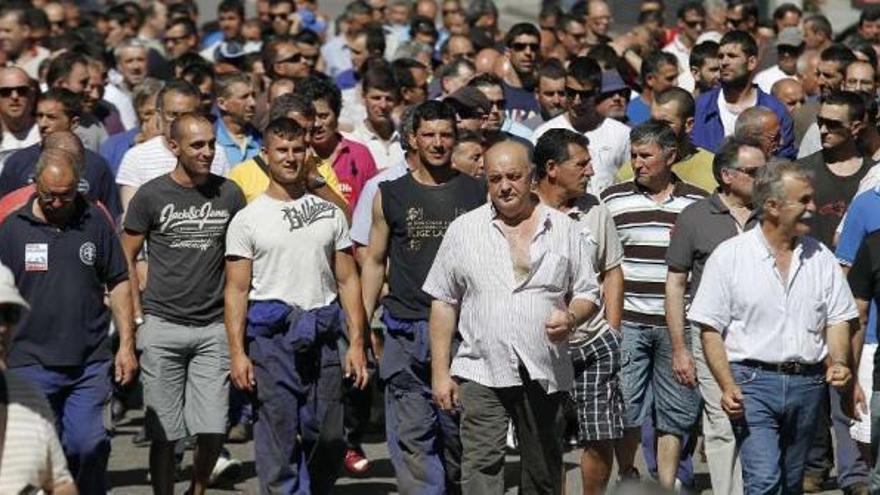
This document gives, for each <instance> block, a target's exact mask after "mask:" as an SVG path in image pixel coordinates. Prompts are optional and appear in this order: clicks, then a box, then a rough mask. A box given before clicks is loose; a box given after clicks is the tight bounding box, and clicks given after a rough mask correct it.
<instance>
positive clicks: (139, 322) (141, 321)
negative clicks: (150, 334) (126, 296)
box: [134, 316, 144, 327]
mask: <svg viewBox="0 0 880 495" xmlns="http://www.w3.org/2000/svg"><path fill="white" fill-rule="evenodd" d="M143 324H144V317H143V316H135V317H134V326H136V327H140V326H141V325H143Z"/></svg>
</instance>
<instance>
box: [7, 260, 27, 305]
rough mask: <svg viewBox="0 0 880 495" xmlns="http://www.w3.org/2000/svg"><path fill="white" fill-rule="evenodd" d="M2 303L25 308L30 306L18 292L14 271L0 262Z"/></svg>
mask: <svg viewBox="0 0 880 495" xmlns="http://www.w3.org/2000/svg"><path fill="white" fill-rule="evenodd" d="M0 304H15V305H16V306H21V307H22V308H25V309H27V308H29V307H30V306H28V303H27V302H26V301H25V300H24V298H22V297H21V294H19V293H18V288H17V287H15V277H13V276H12V272H11V271H10V270H9V268H6V266H5V265H3V264H0Z"/></svg>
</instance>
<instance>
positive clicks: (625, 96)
mask: <svg viewBox="0 0 880 495" xmlns="http://www.w3.org/2000/svg"><path fill="white" fill-rule="evenodd" d="M630 94H631V92H630V90H629V89H627V88H624V89H618V90H617V91H609V92H608V93H602V94H601V95H599V98H600V99H602V100H607V99H609V98H614V97H615V96H619V97H621V98H623V99H624V100H626V101H629V95H630Z"/></svg>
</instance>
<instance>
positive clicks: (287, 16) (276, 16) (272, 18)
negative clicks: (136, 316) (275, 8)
mask: <svg viewBox="0 0 880 495" xmlns="http://www.w3.org/2000/svg"><path fill="white" fill-rule="evenodd" d="M269 20H270V21H280V20H285V21H287V20H290V14H269Z"/></svg>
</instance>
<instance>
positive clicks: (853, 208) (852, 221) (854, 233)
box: [836, 189, 880, 344]
mask: <svg viewBox="0 0 880 495" xmlns="http://www.w3.org/2000/svg"><path fill="white" fill-rule="evenodd" d="M878 211H880V191H878V190H877V189H871V190H870V191H865V192H863V193H862V194H859V195H858V196H856V197H855V199H853V201H852V203H850V205H849V209H848V210H847V212H846V218H845V219H844V220H843V231H841V233H840V238H839V239H838V240H837V251H836V254H837V259H839V260H840V262H841V263H843V264H845V265H849V266H852V264H853V262H854V261H855V259H856V254H858V252H859V248H860V247H861V246H862V242H863V241H864V240H865V237H866V236H867V235H868V234H870V233H872V232H875V231H878V230H880V215H878V214H877V212H878ZM872 328H873V329H877V305H876V304H874V302H873V301H872V302H871V310H870V311H869V312H868V329H869V330H870V329H872ZM877 340H878V336H877V332H876V331H875V332H871V331H868V332H865V343H866V344H876V343H877Z"/></svg>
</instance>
